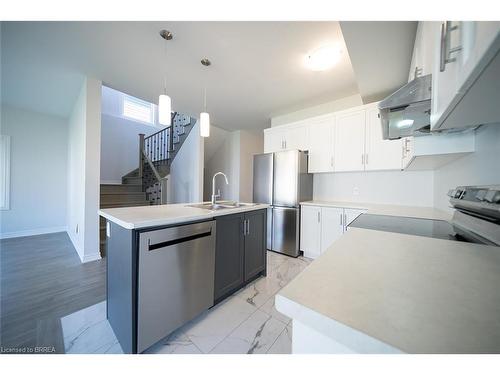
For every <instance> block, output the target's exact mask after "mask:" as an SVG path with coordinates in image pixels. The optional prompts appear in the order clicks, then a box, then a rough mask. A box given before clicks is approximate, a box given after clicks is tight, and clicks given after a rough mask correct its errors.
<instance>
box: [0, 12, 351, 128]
mask: <svg viewBox="0 0 500 375" xmlns="http://www.w3.org/2000/svg"><path fill="white" fill-rule="evenodd" d="M161 29H168V30H170V31H172V32H173V34H174V39H173V40H172V41H170V42H168V46H167V48H168V49H167V53H168V57H167V60H165V55H164V43H165V42H164V40H163V39H162V38H161V37H160V36H159V35H158V32H159V30H161ZM1 42H2V56H1V58H2V61H1V63H2V101H4V102H6V103H8V104H10V105H14V106H17V107H26V108H30V109H33V110H37V111H42V112H48V113H52V114H57V115H60V116H68V114H69V113H70V111H71V108H72V104H73V103H74V101H75V99H76V96H77V93H78V90H79V87H80V84H81V80H82V77H83V76H84V75H89V76H93V77H95V78H98V79H101V80H102V81H103V83H104V84H106V85H108V86H110V87H113V88H115V89H118V90H121V91H123V92H126V93H129V94H131V95H134V96H137V97H139V98H142V99H145V100H148V101H151V102H156V101H157V97H158V95H159V94H160V93H161V91H162V85H163V73H162V72H163V71H164V70H165V61H166V62H167V65H166V66H167V68H168V75H167V91H168V93H169V95H170V96H171V97H172V101H173V110H175V111H180V112H183V113H186V114H190V115H193V116H196V117H197V114H198V113H199V112H200V110H201V109H202V88H203V84H204V82H205V81H206V82H207V87H208V111H209V112H210V114H211V119H212V121H213V123H214V124H216V125H218V126H220V127H222V128H225V129H229V130H232V129H248V130H250V129H259V128H264V127H267V126H269V118H270V116H271V115H272V114H273V113H277V112H283V110H285V109H287V108H291V107H295V108H296V107H297V106H298V105H300V106H309V105H316V104H320V103H323V102H326V101H329V100H334V99H338V98H342V97H345V96H348V95H352V94H355V93H357V92H358V87H357V84H356V80H355V76H354V72H353V69H352V67H351V63H350V60H349V54H348V53H347V51H346V48H345V44H344V40H343V37H342V33H341V30H340V27H339V23H338V22H3V23H2V29H1ZM332 42H333V43H340V45H341V46H342V48H343V50H344V53H343V54H342V58H341V61H340V63H339V64H338V65H337V66H336V67H335V68H334V69H332V70H330V71H326V72H312V71H309V70H307V69H305V68H304V66H303V58H304V55H305V54H306V53H307V52H308V51H310V50H311V49H314V48H317V47H319V46H321V45H323V44H325V43H332ZM205 56H206V57H208V58H210V60H211V61H212V62H213V65H212V66H211V67H209V68H208V69H207V68H203V67H202V65H201V64H200V62H199V61H200V59H201V58H203V57H205Z"/></svg>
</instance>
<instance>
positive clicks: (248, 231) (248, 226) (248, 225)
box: [246, 219, 250, 235]
mask: <svg viewBox="0 0 500 375" xmlns="http://www.w3.org/2000/svg"><path fill="white" fill-rule="evenodd" d="M246 221H247V235H249V234H250V219H247V220H246Z"/></svg>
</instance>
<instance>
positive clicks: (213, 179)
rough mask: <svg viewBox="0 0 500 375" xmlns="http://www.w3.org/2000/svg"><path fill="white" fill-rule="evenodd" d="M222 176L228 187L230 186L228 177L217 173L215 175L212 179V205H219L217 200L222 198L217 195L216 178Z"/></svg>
mask: <svg viewBox="0 0 500 375" xmlns="http://www.w3.org/2000/svg"><path fill="white" fill-rule="evenodd" d="M219 175H222V176H224V179H225V180H226V185H229V181H228V180H227V176H226V175H225V174H224V173H223V172H217V173H216V174H214V177H212V204H216V203H217V198H220V195H219V194H215V177H217V176H219Z"/></svg>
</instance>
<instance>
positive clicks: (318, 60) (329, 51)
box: [306, 44, 342, 72]
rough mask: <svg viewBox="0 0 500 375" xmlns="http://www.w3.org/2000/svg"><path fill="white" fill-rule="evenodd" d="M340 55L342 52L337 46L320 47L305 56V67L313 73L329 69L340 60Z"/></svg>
mask: <svg viewBox="0 0 500 375" xmlns="http://www.w3.org/2000/svg"><path fill="white" fill-rule="evenodd" d="M341 54H342V50H341V49H340V47H339V46H338V45H335V44H329V45H326V46H323V47H320V48H318V49H315V50H314V51H312V52H310V53H308V54H307V56H306V66H307V67H308V68H309V69H311V70H313V71H315V72H319V71H323V70H327V69H330V68H332V67H333V66H334V65H335V64H337V62H338V61H339V60H340V55H341Z"/></svg>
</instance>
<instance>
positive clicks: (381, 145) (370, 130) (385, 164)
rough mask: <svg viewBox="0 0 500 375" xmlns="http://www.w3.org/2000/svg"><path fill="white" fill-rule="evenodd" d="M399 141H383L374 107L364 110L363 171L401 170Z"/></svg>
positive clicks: (377, 114) (375, 107)
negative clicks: (364, 143)
mask: <svg viewBox="0 0 500 375" xmlns="http://www.w3.org/2000/svg"><path fill="white" fill-rule="evenodd" d="M401 142H402V141H401V139H393V140H389V139H383V138H382V124H381V122H380V116H379V111H378V107H377V106H376V105H373V106H370V107H367V108H366V152H365V159H364V162H365V170H367V171H375V170H391V169H401V168H402V166H401V158H402V143H401Z"/></svg>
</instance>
